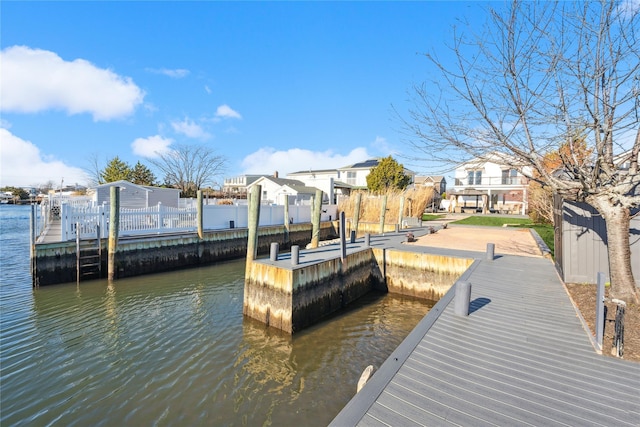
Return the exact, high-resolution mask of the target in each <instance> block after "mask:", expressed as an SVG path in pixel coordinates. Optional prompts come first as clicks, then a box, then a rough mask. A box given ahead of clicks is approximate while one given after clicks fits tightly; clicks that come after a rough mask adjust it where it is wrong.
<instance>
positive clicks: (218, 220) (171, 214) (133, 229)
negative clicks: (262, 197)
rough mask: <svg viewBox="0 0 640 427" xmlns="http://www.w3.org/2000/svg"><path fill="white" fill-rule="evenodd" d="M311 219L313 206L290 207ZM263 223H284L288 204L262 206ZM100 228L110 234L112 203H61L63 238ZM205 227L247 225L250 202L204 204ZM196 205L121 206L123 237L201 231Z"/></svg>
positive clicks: (330, 211)
mask: <svg viewBox="0 0 640 427" xmlns="http://www.w3.org/2000/svg"><path fill="white" fill-rule="evenodd" d="M336 213H337V206H336V205H323V206H322V214H321V217H320V219H321V220H322V221H329V220H332V219H336V216H337V214H336ZM308 222H311V206H298V205H290V206H289V223H292V224H296V223H308ZM259 225H260V226H270V225H284V206H279V205H262V206H260V224H259ZM98 226H99V227H100V235H101V237H102V238H107V237H108V236H109V205H108V204H104V205H75V206H74V205H71V204H67V203H62V205H60V230H61V241H68V240H75V239H76V235H77V234H78V233H80V238H81V239H93V238H95V237H96V235H97V228H98ZM202 226H203V229H204V230H224V229H230V228H246V227H247V226H248V207H247V205H204V206H203V211H202ZM197 227H198V225H197V209H196V208H185V209H181V208H173V207H169V206H163V205H162V204H158V205H156V206H152V207H149V208H142V209H127V208H121V209H120V228H119V231H118V235H119V236H122V237H124V236H139V235H150V234H154V235H157V234H170V233H180V232H195V231H197Z"/></svg>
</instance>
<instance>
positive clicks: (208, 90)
mask: <svg viewBox="0 0 640 427" xmlns="http://www.w3.org/2000/svg"><path fill="white" fill-rule="evenodd" d="M204 91H205V92H207V93H208V94H211V89H210V88H209V86H207V85H204Z"/></svg>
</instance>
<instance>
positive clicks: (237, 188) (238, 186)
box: [222, 175, 264, 195]
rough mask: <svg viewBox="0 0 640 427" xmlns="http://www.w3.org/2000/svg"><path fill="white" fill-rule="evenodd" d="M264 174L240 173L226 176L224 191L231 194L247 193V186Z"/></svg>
mask: <svg viewBox="0 0 640 427" xmlns="http://www.w3.org/2000/svg"><path fill="white" fill-rule="evenodd" d="M262 176H264V175H239V176H234V177H231V178H225V179H224V184H223V187H222V191H223V192H224V193H226V194H231V195H246V194H247V188H248V187H249V185H251V184H252V183H253V182H255V181H256V180H257V179H258V178H260V177H262Z"/></svg>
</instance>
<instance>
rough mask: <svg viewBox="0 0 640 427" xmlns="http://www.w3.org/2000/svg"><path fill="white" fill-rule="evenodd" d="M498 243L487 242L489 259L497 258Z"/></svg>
mask: <svg viewBox="0 0 640 427" xmlns="http://www.w3.org/2000/svg"><path fill="white" fill-rule="evenodd" d="M495 250H496V245H495V244H494V243H487V261H493V260H494V259H495Z"/></svg>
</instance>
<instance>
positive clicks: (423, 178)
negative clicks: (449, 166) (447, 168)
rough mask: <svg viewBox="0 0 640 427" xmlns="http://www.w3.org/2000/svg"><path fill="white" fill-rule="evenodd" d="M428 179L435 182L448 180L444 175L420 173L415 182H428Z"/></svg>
mask: <svg viewBox="0 0 640 427" xmlns="http://www.w3.org/2000/svg"><path fill="white" fill-rule="evenodd" d="M427 181H430V182H433V183H439V182H442V181H446V179H445V178H444V176H442V175H428V176H424V175H418V176H416V177H415V179H414V182H415V183H416V184H422V183H424V182H427Z"/></svg>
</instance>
